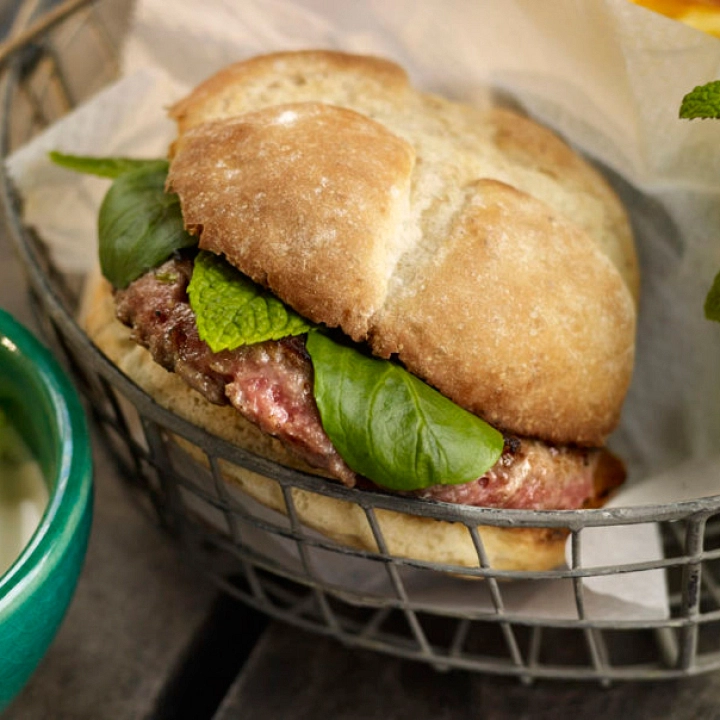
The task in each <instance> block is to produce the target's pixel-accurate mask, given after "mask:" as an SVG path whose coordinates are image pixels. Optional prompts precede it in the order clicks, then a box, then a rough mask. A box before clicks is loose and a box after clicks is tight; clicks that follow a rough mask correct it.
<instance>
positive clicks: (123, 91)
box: [10, 0, 720, 617]
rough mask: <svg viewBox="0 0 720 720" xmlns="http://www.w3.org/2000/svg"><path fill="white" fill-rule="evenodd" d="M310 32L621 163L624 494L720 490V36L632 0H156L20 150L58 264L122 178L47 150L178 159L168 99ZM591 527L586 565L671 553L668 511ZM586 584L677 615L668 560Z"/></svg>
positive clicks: (24, 183) (21, 173) (633, 605)
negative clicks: (633, 248) (109, 72)
mask: <svg viewBox="0 0 720 720" xmlns="http://www.w3.org/2000/svg"><path fill="white" fill-rule="evenodd" d="M304 47H324V48H339V49H344V50H350V51H358V52H370V53H376V54H381V55H384V56H387V57H390V58H392V59H395V60H397V61H398V62H400V63H401V64H402V65H403V66H404V67H405V68H406V69H407V70H408V71H409V72H410V75H411V78H412V80H413V82H414V83H415V84H416V85H418V86H420V87H422V88H423V89H426V90H430V91H435V92H439V93H442V94H445V95H448V96H450V97H454V98H458V99H464V100H467V101H470V102H485V101H486V100H487V97H488V88H490V89H492V92H493V93H494V94H495V95H497V96H498V97H501V98H502V99H503V100H504V101H507V100H510V101H512V102H513V103H516V104H518V105H520V106H521V107H522V108H523V109H525V110H526V111H527V112H528V113H530V114H531V115H533V116H535V117H536V118H538V119H539V120H541V121H543V122H545V123H547V124H549V125H550V126H552V127H553V128H554V129H556V130H557V131H558V132H559V133H560V134H561V135H563V136H564V137H565V138H566V139H568V140H569V141H570V142H571V143H572V144H573V145H575V146H576V147H577V148H578V149H580V150H581V151H583V152H584V153H586V154H587V155H588V156H589V157H590V158H591V159H593V160H595V161H596V162H598V163H599V164H600V165H601V166H602V167H603V168H604V170H605V171H606V172H607V174H608V177H609V178H610V180H611V182H612V183H613V184H614V185H615V187H616V189H617V190H618V192H619V193H620V195H621V197H622V198H623V200H624V201H625V202H626V205H627V206H628V208H629V210H630V212H631V218H632V222H633V226H634V229H635V232H636V236H637V244H638V250H639V255H640V261H641V268H642V275H643V287H642V297H641V314H640V322H639V328H638V356H637V364H636V370H635V376H634V380H633V384H632V387H631V389H630V393H629V395H628V399H627V402H626V405H625V409H624V413H623V418H622V422H621V425H620V427H619V429H618V430H617V431H616V433H615V434H614V435H613V437H612V438H611V447H613V448H614V449H615V450H616V451H617V452H618V453H619V454H620V455H621V456H622V457H623V459H624V460H625V461H626V463H627V465H628V468H629V471H630V480H629V482H628V484H627V487H626V489H624V490H623V491H622V492H621V493H619V494H618V495H617V497H616V498H615V499H614V500H613V504H614V505H616V506H624V505H631V504H648V503H650V504H654V503H663V502H675V501H677V500H679V499H688V498H690V499H692V498H698V497H703V496H707V495H714V494H717V493H720V473H719V471H720V455H719V453H718V451H719V448H718V445H719V443H718V438H720V327H718V326H716V325H714V324H711V323H709V322H708V321H707V320H705V319H704V317H703V312H702V306H703V300H704V296H705V293H706V291H707V289H708V288H709V286H710V284H711V283H712V280H713V277H714V275H715V273H716V272H717V270H719V269H720V241H719V239H718V233H719V229H720V202H718V200H719V197H718V195H719V193H720V122H711V121H704V122H702V121H694V122H687V121H680V120H678V119H677V113H678V107H679V105H680V102H681V99H682V97H683V95H684V94H685V93H686V92H688V91H689V90H690V89H692V88H693V87H694V86H695V85H698V84H701V83H704V82H706V81H708V80H712V79H716V78H718V77H720V42H719V41H718V40H717V39H715V38H713V37H710V36H708V35H704V34H702V33H700V32H699V31H697V30H694V29H692V28H689V27H687V26H684V25H681V24H679V23H677V22H675V21H672V20H670V19H668V18H665V17H662V16H660V15H657V14H654V13H652V12H650V11H648V10H646V9H643V8H640V7H637V6H635V5H633V4H631V3H629V2H627V1H626V0H590V1H589V2H583V3H578V2H574V1H572V0H547V1H544V2H537V0H483V2H476V1H475V0H424V1H423V2H422V3H417V2H414V1H413V0H393V1H392V2H388V1H387V0H382V1H378V0H367V1H365V2H357V1H353V0H296V1H294V2H291V1H290V0H243V1H242V2H231V1H230V0H206V1H205V2H203V3H196V2H194V0H175V1H174V2H173V3H172V5H168V3H164V2H162V0H140V2H138V4H137V7H136V12H135V16H134V22H133V25H132V29H131V32H130V34H129V36H128V39H127V45H126V49H125V54H124V59H123V68H124V77H123V79H121V80H120V81H119V83H118V84H117V85H116V86H114V87H112V88H110V89H109V90H107V91H105V92H104V93H103V94H102V95H101V96H99V97H97V98H96V99H95V100H93V101H92V102H90V103H89V104H87V105H86V106H85V107H83V108H81V109H80V110H78V111H76V112H75V113H74V114H73V115H71V116H69V117H68V118H66V119H65V120H63V121H62V122H60V123H58V124H57V125H55V126H53V127H52V128H51V129H50V130H48V131H47V132H46V133H45V134H44V135H43V136H41V137H40V138H38V139H37V140H36V141H34V142H33V143H32V144H31V145H29V146H28V147H26V148H24V149H23V150H21V151H19V152H18V153H17V154H16V155H15V156H14V157H13V158H12V159H11V162H10V166H11V170H12V172H13V174H14V177H15V179H16V181H17V183H18V185H19V187H20V189H21V191H22V192H23V194H24V196H25V200H26V219H27V221H28V222H29V223H31V224H33V225H35V226H37V227H38V228H39V230H40V232H41V233H42V235H43V236H44V237H45V238H46V239H47V240H48V241H49V242H50V243H51V245H52V246H53V247H54V252H55V254H56V259H57V261H58V263H59V264H60V265H61V266H62V267H64V268H67V269H73V270H81V271H82V270H85V269H87V267H88V264H89V263H92V262H93V258H94V251H93V250H94V243H95V231H96V229H95V213H96V210H97V206H98V203H99V200H100V198H101V196H102V193H103V192H104V190H105V188H106V187H107V185H106V184H105V183H103V181H96V180H94V179H91V178H80V177H74V176H71V177H69V176H68V173H67V172H65V171H62V170H59V169H56V168H52V167H51V166H50V165H49V164H48V162H47V160H46V158H45V152H46V151H47V150H49V149H60V150H63V151H65V152H76V153H91V154H102V155H108V154H131V155H136V156H157V155H163V154H164V153H165V150H166V148H167V144H168V142H169V140H170V139H171V137H172V132H173V129H172V127H171V126H170V124H169V123H168V122H167V121H166V120H165V119H164V116H163V108H164V107H165V106H167V105H168V104H169V103H171V102H172V101H173V100H175V99H178V98H179V97H181V96H182V95H183V94H184V92H186V90H187V89H189V88H190V87H191V86H193V85H194V84H195V83H197V82H198V81H200V80H202V79H203V78H204V77H206V76H207V75H209V74H211V73H212V72H214V71H215V70H217V69H219V68H220V67H221V66H223V65H225V64H227V63H229V62H232V61H234V60H238V59H242V58H244V57H247V56H250V55H253V54H256V53H259V52H266V51H272V50H280V49H294V48H304ZM585 533H586V536H587V537H586V542H584V543H583V546H584V549H585V552H584V558H583V560H584V564H588V565H592V564H598V565H606V564H609V562H611V561H612V559H616V560H617V561H618V562H627V561H628V559H630V560H642V559H652V558H657V557H660V555H661V548H660V543H659V538H658V537H657V533H656V529H655V528H654V526H652V525H650V526H627V527H622V528H610V529H608V530H604V529H598V530H588V531H585ZM585 533H584V534H585ZM328 572H331V573H333V572H335V571H334V570H333V569H332V568H330V569H328ZM361 576H362V577H361V582H362V584H364V585H367V584H368V583H369V584H370V585H372V583H373V582H375V580H374V579H373V578H368V577H366V576H365V575H362V574H361ZM333 577H335V576H333ZM335 579H338V578H337V577H335ZM339 579H340V580H341V581H344V580H348V578H343V577H342V576H340V578H339ZM355 580H356V579H355ZM355 580H354V581H355ZM447 583H450V584H454V585H457V583H453V581H451V579H449V578H447V579H443V580H438V579H437V578H436V579H435V580H434V581H432V582H428V581H427V579H426V577H425V576H423V577H422V579H420V576H418V579H417V584H418V586H420V587H421V589H422V592H424V593H426V594H427V596H428V597H432V598H434V599H435V600H437V601H439V598H440V597H442V602H460V603H462V602H466V601H468V602H472V603H473V604H475V603H476V602H477V601H478V597H477V596H478V594H481V593H482V592H485V591H482V590H478V589H477V585H478V584H477V583H475V584H471V585H475V586H476V588H475V589H474V590H472V589H469V588H467V586H466V588H465V589H464V590H458V591H457V594H451V595H448V593H447V587H446V584H447ZM587 584H588V589H589V591H590V593H591V594H592V596H593V597H595V598H596V599H597V602H593V601H591V602H590V603H589V605H590V606H591V607H593V608H595V611H594V614H595V616H601V617H616V616H618V614H620V615H621V616H624V617H627V615H628V612H630V613H631V614H633V613H635V614H637V615H638V616H643V617H645V616H653V617H658V616H659V617H662V616H664V615H666V614H667V601H666V595H665V587H664V577H663V575H662V573H661V572H660V571H653V572H644V573H635V574H631V575H624V576H621V577H612V576H611V577H606V578H595V579H592V580H589V581H587ZM460 585H461V586H462V585H463V584H462V583H461V584H460ZM523 587H524V588H525V589H523ZM467 593H471V595H472V597H471V598H470V599H468V598H466V597H465V596H466V595H467ZM510 593H511V594H512V595H513V596H514V597H516V604H517V606H518V607H523V606H531V607H532V608H533V610H534V611H535V612H536V613H542V612H548V613H550V614H560V615H563V614H565V613H566V612H567V613H570V614H573V612H574V610H573V607H572V606H573V604H572V598H571V597H570V596H569V595H568V596H567V597H566V598H564V599H562V598H558V596H557V590H553V591H551V592H550V595H549V596H548V597H546V595H547V593H546V592H545V589H544V588H543V587H542V585H541V584H537V583H533V584H532V587H525V585H524V584H518V585H517V587H516V588H513V590H512V591H510ZM448 598H451V599H450V600H448ZM566 601H567V602H566Z"/></svg>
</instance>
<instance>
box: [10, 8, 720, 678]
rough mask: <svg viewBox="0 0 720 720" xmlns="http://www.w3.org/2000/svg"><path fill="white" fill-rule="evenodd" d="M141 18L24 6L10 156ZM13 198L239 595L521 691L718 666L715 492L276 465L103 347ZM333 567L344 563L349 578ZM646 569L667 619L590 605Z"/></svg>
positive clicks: (166, 498)
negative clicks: (522, 565)
mask: <svg viewBox="0 0 720 720" xmlns="http://www.w3.org/2000/svg"><path fill="white" fill-rule="evenodd" d="M128 11H129V7H128V3H127V2H120V0H103V1H102V2H96V3H93V4H90V3H88V2H87V0H85V1H83V0H74V2H70V3H67V2H66V3H62V4H61V5H59V6H56V5H47V4H44V3H43V2H41V1H40V0H34V1H32V2H25V3H23V4H22V5H21V7H20V10H19V14H18V19H17V22H16V25H15V28H14V31H13V32H14V34H13V37H14V38H15V40H12V41H11V43H10V44H9V45H7V46H6V48H5V51H6V56H5V58H4V62H5V65H4V68H3V72H2V78H1V82H2V85H1V88H0V92H1V93H2V108H3V110H2V112H3V114H2V153H3V157H6V156H7V155H8V154H9V153H11V152H12V151H13V149H15V148H17V147H19V146H20V145H21V144H22V143H24V142H25V141H27V140H28V139H30V138H31V137H33V136H34V135H35V134H36V133H37V132H39V131H40V130H42V129H43V128H44V127H46V126H47V125H48V124H50V123H51V122H53V121H54V120H56V119H57V118H59V117H61V116H62V115H63V114H65V113H66V112H67V111H69V110H70V109H71V108H73V107H74V106H75V105H77V104H78V103H79V102H81V101H82V100H83V99H84V98H86V97H89V96H90V95H92V94H93V93H94V92H96V91H97V90H98V89H100V88H101V87H103V86H104V85H106V84H107V83H108V82H109V81H111V80H112V79H114V78H115V76H116V75H117V70H118V62H117V53H118V45H119V41H120V39H121V37H122V32H123V30H124V28H125V27H126V22H125V21H126V19H127V17H128ZM88 70H91V73H90V74H88ZM0 193H1V195H2V211H3V223H4V229H5V231H6V232H7V233H8V235H9V236H10V237H11V238H12V241H13V243H14V245H15V246H16V249H17V251H18V254H19V257H20V259H21V261H22V263H23V265H24V267H25V269H26V271H27V276H28V278H29V285H30V294H31V299H32V302H33V304H34V306H35V307H36V309H37V310H38V318H39V321H40V323H41V324H42V326H43V328H44V329H45V330H46V332H47V339H48V342H51V343H52V344H53V345H54V347H55V348H56V349H57V351H58V354H60V355H61V356H62V357H64V359H65V360H66V361H67V366H68V368H69V369H70V370H71V372H72V373H73V374H74V377H75V379H76V382H77V384H78V386H79V388H80V389H81V391H82V392H83V393H84V395H85V397H86V398H87V402H88V407H89V408H90V410H91V413H92V416H93V418H94V420H95V421H96V423H95V424H96V426H97V428H98V429H99V431H100V434H101V436H102V437H103V438H104V439H105V440H106V441H107V443H108V446H109V447H110V448H111V450H112V451H113V453H114V455H115V456H116V458H117V461H118V463H119V465H120V468H121V470H122V474H123V476H124V477H125V478H126V480H127V484H128V486H129V487H131V488H132V489H133V491H134V492H136V495H137V497H138V498H139V499H140V500H141V502H142V503H143V504H144V505H145V506H146V507H147V508H148V509H150V510H151V511H152V514H153V517H155V518H157V519H159V520H160V522H162V524H163V525H164V526H165V527H166V528H167V529H168V531H169V532H171V533H172V534H173V536H174V537H175V538H176V539H177V541H178V543H179V544H180V546H181V548H182V552H183V553H185V554H187V557H191V558H193V559H194V560H197V562H198V567H199V568H202V569H203V571H204V572H207V573H208V574H209V575H210V576H211V577H212V578H213V579H214V580H215V581H216V582H217V583H219V585H220V586H221V587H222V588H224V589H225V590H227V591H228V592H229V593H231V594H232V595H234V596H236V597H237V598H239V599H241V600H242V601H244V602H245V603H247V604H248V605H250V606H252V607H254V608H256V609H258V610H261V611H263V612H265V613H267V614H268V615H270V616H272V617H275V618H279V619H281V620H284V621H287V622H290V623H292V624H295V625H298V626H300V627H303V628H305V629H308V630H311V631H315V632H319V633H323V634H326V635H329V636H332V637H335V638H337V639H339V640H340V641H342V642H343V643H345V644H347V645H350V646H358V647H363V648H369V649H373V650H378V651H382V652H387V653H390V654H394V655H397V656H401V657H405V658H411V659H416V660H421V661H425V662H428V663H430V664H431V665H433V666H435V667H437V668H440V669H449V668H460V669H466V670H473V671H481V672H489V673H498V674H505V675H514V676H517V677H518V678H520V679H521V680H522V681H524V682H531V681H532V680H533V679H535V678H565V679H584V680H596V681H599V682H601V683H602V684H608V683H610V682H612V681H615V680H630V679H661V678H675V677H681V676H688V675H694V674H699V673H703V672H708V671H711V670H714V669H718V668H720V496H715V497H709V498H704V499H701V500H697V501H694V502H686V503H681V504H675V505H663V506H652V507H634V508H620V509H613V510H582V511H562V512H550V511H547V512H537V511H521V510H498V509H490V508H474V507H459V506H452V505H446V504H443V503H431V502H426V501H420V500H409V499H405V498H400V497H393V496H387V495H382V494H375V493H370V492H363V491H358V490H351V489H347V488H344V487H341V486H340V485H338V484H334V483H331V482H327V481H324V480H322V479H320V478H317V477H314V476H311V475H306V474H303V473H301V472H298V471H294V470H291V469H288V468H284V467H281V466H278V465H274V464H273V463H269V462H268V461H266V460H263V459H262V458H259V457H257V456H254V455H252V454H250V453H248V452H245V451H243V450H241V449H239V448H237V447H234V446H231V445H229V444H228V443H226V442H224V441H222V440H221V439H219V438H217V437H214V436H212V435H209V434H208V433H207V432H205V431H203V430H201V429H200V428H198V427H195V426H193V425H191V424H189V423H187V422H186V421H184V420H183V419H181V418H179V417H178V416H176V415H173V414H172V413H169V412H167V411H166V410H164V409H163V408H161V407H160V406H158V405H157V404H156V403H155V402H154V401H153V400H152V399H151V398H150V397H149V396H148V395H146V394H145V393H144V392H143V391H142V390H140V389H139V388H138V387H137V386H136V385H134V384H133V383H132V382H131V381H130V380H128V378H126V377H125V376H124V375H123V374H122V373H121V372H120V371H119V370H117V369H116V368H115V366H114V365H112V364H111V363H110V362H109V361H108V360H107V359H106V358H105V357H104V356H103V355H102V354H101V353H100V352H99V351H98V350H97V349H96V348H95V347H94V346H93V344H92V343H91V342H90V341H89V340H88V338H87V337H86V336H85V334H84V333H83V332H82V330H81V329H80V328H79V326H78V325H77V324H76V322H75V320H74V317H75V315H76V310H77V308H78V304H79V297H80V287H81V278H76V277H69V276H67V275H63V274H62V273H60V272H59V271H58V269H57V268H56V267H54V266H53V264H52V262H51V261H50V260H49V258H48V254H47V253H46V252H45V250H44V246H43V242H42V238H40V237H37V236H36V235H35V234H34V233H33V232H32V231H31V230H30V229H29V228H28V227H26V226H24V225H23V221H22V217H21V207H20V200H19V198H18V197H17V196H16V194H15V192H14V190H13V188H12V184H11V183H10V181H9V179H8V177H7V176H6V175H5V173H4V171H3V173H2V175H0ZM188 449H189V451H188ZM232 466H235V467H237V466H239V467H243V468H246V469H248V470H250V471H252V472H256V473H260V474H262V475H266V476H269V477H272V478H273V479H274V482H275V485H274V494H275V497H276V498H278V502H280V503H281V504H282V505H283V506H284V513H279V512H275V511H272V510H268V509H267V508H266V507H264V506H262V505H260V504H257V503H255V502H254V501H250V500H247V499H243V498H242V497H240V496H239V495H238V493H237V492H236V491H235V490H234V489H233V487H232V485H231V484H228V483H227V482H226V481H225V480H224V477H225V475H226V472H227V468H228V467H232ZM303 495H304V496H305V497H308V496H310V497H324V498H330V499H332V500H335V501H340V502H343V503H346V504H347V505H346V507H348V508H350V507H351V508H353V511H354V512H356V513H360V514H361V515H362V517H363V518H364V519H365V522H366V529H367V533H368V535H369V537H371V538H372V543H371V544H372V545H373V547H374V548H375V549H371V550H368V549H358V548H355V547H350V546H347V545H341V544H338V543H337V542H335V541H333V540H330V539H328V538H327V537H324V536H322V535H319V534H317V533H316V532H314V531H313V530H312V529H310V528H308V527H306V526H305V525H303V523H302V522H301V520H300V513H299V511H298V507H297V503H298V499H299V498H300V497H301V496H303ZM387 512H395V513H401V514H406V515H411V516H421V517H429V518H433V519H435V520H439V521H446V522H452V523H456V524H457V525H458V527H460V528H463V529H464V532H466V533H467V535H468V537H469V539H470V541H471V542H472V547H473V548H474V551H475V554H476V556H477V558H476V559H477V562H476V564H472V563H471V564H470V566H469V567H468V566H466V565H465V564H463V565H453V564H438V563H433V562H422V561H419V560H410V559H407V558H404V557H398V556H395V555H393V554H392V553H391V552H390V550H389V549H388V542H387V540H386V538H385V536H384V532H383V522H382V517H383V513H387ZM642 524H652V525H654V526H656V527H657V528H659V532H660V536H661V538H662V544H663V557H662V558H661V559H657V560H652V561H638V562H630V563H627V564H622V565H616V564H610V563H602V562H600V563H596V564H593V565H592V566H589V565H587V564H583V556H582V545H583V540H584V538H585V537H586V534H587V533H588V532H590V531H591V530H592V529H593V528H597V527H612V526H628V525H642ZM479 526H480V527H512V528H524V527H540V528H548V529H555V530H559V531H563V532H569V534H570V541H569V548H570V551H569V562H568V566H567V567H563V568H558V569H556V570H549V571H543V572H529V571H510V570H497V569H494V568H492V567H490V566H489V563H488V561H487V558H486V554H485V550H484V548H483V543H482V538H481V534H480V533H478V531H477V528H478V527H479ZM328 567H333V568H337V567H341V568H342V569H343V570H344V572H343V573H342V580H341V581H338V580H337V576H336V575H333V574H332V573H328V571H327V568H328ZM647 572H655V573H660V574H662V575H663V579H664V581H665V582H666V584H667V588H668V595H669V607H670V612H669V616H668V617H661V618H657V617H649V618H648V617H646V618H638V617H634V616H633V614H632V613H628V615H627V616H624V615H617V614H616V615H614V616H613V617H602V616H601V617H597V616H596V614H595V613H593V611H592V609H591V608H590V607H589V604H588V600H589V598H588V590H587V586H586V583H587V581H588V580H589V579H591V578H598V577H603V576H607V575H617V574H620V573H623V574H626V577H630V576H631V575H634V574H636V573H647ZM368 577H372V578H373V582H372V584H368V582H367V578H368ZM457 577H464V578H472V579H478V578H482V579H483V582H475V583H472V582H467V580H465V581H460V580H457V579H456V578H457ZM509 580H512V581H513V582H508V581H509ZM447 583H452V584H454V586H457V584H458V583H459V584H460V585H462V586H463V587H464V588H469V589H466V591H465V592H466V593H467V597H468V598H469V600H466V601H465V602H464V603H463V604H461V605H457V604H456V603H453V604H447V603H443V602H437V600H436V598H434V596H433V595H432V593H430V594H428V588H433V587H436V586H439V587H443V586H444V584H447ZM518 588H520V593H521V596H527V595H530V596H532V595H533V594H534V593H537V592H540V591H542V592H545V591H546V590H547V589H548V588H552V592H557V593H559V594H560V595H561V596H562V597H565V598H568V599H569V601H570V604H569V607H570V611H569V612H568V613H566V614H565V615H562V616H560V617H556V616H549V615H547V614H545V613H539V612H537V608H534V607H533V606H532V605H530V606H528V604H527V603H524V604H523V603H518V602H517V593H518Z"/></svg>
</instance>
